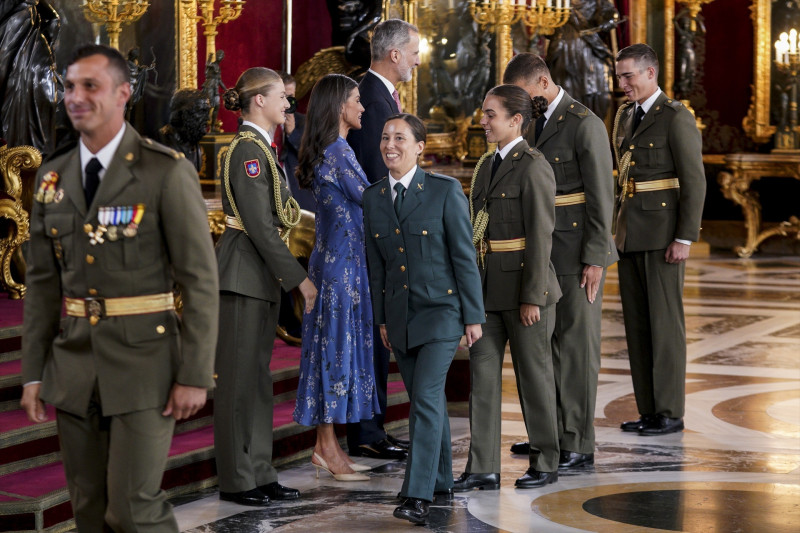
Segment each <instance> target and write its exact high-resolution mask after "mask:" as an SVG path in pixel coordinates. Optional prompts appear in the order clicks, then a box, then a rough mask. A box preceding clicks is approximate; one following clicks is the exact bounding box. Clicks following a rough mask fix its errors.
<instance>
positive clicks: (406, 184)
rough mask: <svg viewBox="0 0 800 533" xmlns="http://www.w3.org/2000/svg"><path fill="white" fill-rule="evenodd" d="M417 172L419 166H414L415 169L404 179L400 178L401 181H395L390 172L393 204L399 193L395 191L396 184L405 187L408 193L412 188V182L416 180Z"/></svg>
mask: <svg viewBox="0 0 800 533" xmlns="http://www.w3.org/2000/svg"><path fill="white" fill-rule="evenodd" d="M416 172H417V165H414V168H412V169H411V170H409V171H408V172H406V173H405V175H403V177H402V178H400V179H399V180H396V179H394V178H393V177H392V173H391V171H390V172H389V187H391V189H392V202H394V198H395V196H397V191H395V190H394V186H395V184H397V183H402V184H403V187H405V188H406V191H408V188H409V187H411V180H413V179H414V174H416Z"/></svg>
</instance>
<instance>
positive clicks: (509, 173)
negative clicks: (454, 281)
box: [471, 140, 561, 311]
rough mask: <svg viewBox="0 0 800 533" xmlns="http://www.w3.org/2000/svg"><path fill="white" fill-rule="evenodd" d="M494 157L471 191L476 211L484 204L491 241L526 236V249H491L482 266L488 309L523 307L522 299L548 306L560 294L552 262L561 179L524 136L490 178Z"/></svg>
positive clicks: (482, 168) (482, 170)
mask: <svg viewBox="0 0 800 533" xmlns="http://www.w3.org/2000/svg"><path fill="white" fill-rule="evenodd" d="M491 175H492V165H491V159H489V158H487V159H486V160H485V161H484V164H483V165H481V168H480V170H479V171H478V176H477V177H476V179H475V186H474V188H473V191H472V196H471V198H472V205H473V210H474V213H477V212H478V211H480V210H481V209H482V208H483V206H484V204H485V205H486V208H487V211H488V213H489V225H488V227H487V228H486V233H485V235H484V237H485V238H486V239H488V240H509V239H519V238H525V249H524V250H519V251H514V252H495V253H492V252H489V253H487V254H486V256H485V258H484V266H483V268H482V269H481V278H482V281H483V294H484V305H485V306H486V310H487V311H509V310H513V309H519V307H520V304H531V305H538V306H540V307H543V306H545V305H549V304H551V303H555V302H557V301H558V300H559V298H561V289H560V288H559V285H558V280H557V279H556V272H555V269H554V268H553V264H552V262H551V261H550V251H551V246H552V235H553V228H554V226H555V195H556V182H555V178H554V176H553V169H552V168H551V167H550V165H549V164H548V163H547V161H546V160H545V158H544V157H543V156H542V154H541V153H540V152H539V151H538V150H537V149H535V148H530V147H529V146H528V143H527V142H526V141H524V140H522V141H520V142H519V143H517V144H516V146H514V147H513V148H512V149H511V151H510V152H508V155H507V156H506V158H505V159H503V162H502V163H501V164H500V167H498V169H497V173H496V174H495V176H494V179H491Z"/></svg>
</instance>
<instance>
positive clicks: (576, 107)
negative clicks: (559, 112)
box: [569, 102, 589, 117]
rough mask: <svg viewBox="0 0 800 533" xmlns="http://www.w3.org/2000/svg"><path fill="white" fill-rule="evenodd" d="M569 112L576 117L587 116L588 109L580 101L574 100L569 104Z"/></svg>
mask: <svg viewBox="0 0 800 533" xmlns="http://www.w3.org/2000/svg"><path fill="white" fill-rule="evenodd" d="M569 112H570V113H572V114H573V115H575V116H576V117H588V116H589V109H588V108H587V107H586V106H585V105H583V104H581V103H580V102H575V103H572V104H570V105H569Z"/></svg>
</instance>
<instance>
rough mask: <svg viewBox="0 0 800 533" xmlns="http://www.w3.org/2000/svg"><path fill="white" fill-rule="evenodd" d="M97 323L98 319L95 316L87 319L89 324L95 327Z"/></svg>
mask: <svg viewBox="0 0 800 533" xmlns="http://www.w3.org/2000/svg"><path fill="white" fill-rule="evenodd" d="M98 322H100V319H99V318H98V317H96V316H90V317H89V324H91V325H93V326H96V325H97V323H98Z"/></svg>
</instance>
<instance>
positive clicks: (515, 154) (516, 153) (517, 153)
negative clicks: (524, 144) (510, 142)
mask: <svg viewBox="0 0 800 533" xmlns="http://www.w3.org/2000/svg"><path fill="white" fill-rule="evenodd" d="M518 155H519V152H514V155H512V156H511V157H517V156H518Z"/></svg>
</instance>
